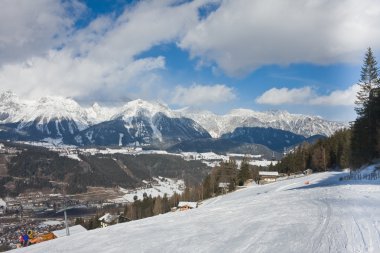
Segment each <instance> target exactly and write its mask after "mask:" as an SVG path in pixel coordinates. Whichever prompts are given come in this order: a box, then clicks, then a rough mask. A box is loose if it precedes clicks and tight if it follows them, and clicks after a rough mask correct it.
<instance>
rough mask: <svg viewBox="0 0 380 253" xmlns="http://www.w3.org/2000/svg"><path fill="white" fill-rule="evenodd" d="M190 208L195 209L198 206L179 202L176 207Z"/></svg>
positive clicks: (192, 203)
mask: <svg viewBox="0 0 380 253" xmlns="http://www.w3.org/2000/svg"><path fill="white" fill-rule="evenodd" d="M186 206H188V207H190V208H197V206H198V204H197V202H186V201H180V202H179V203H178V207H179V208H181V207H186Z"/></svg>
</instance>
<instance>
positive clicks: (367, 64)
mask: <svg viewBox="0 0 380 253" xmlns="http://www.w3.org/2000/svg"><path fill="white" fill-rule="evenodd" d="M359 85H360V90H359V92H358V94H357V95H356V101H355V104H356V105H357V107H356V108H355V110H356V112H357V114H358V116H364V115H365V112H366V107H367V106H368V102H369V93H370V91H371V90H372V89H373V88H376V87H380V79H379V69H378V67H377V61H376V59H375V56H374V55H373V52H372V49H371V48H370V47H369V48H368V49H367V52H366V54H365V56H364V63H363V67H362V70H361V75H360V80H359Z"/></svg>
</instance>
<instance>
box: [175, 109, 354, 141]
mask: <svg viewBox="0 0 380 253" xmlns="http://www.w3.org/2000/svg"><path fill="white" fill-rule="evenodd" d="M177 112H178V113H179V114H181V115H182V116H184V117H188V118H191V119H193V120H194V121H196V122H197V123H199V124H200V125H201V126H203V127H204V128H205V129H206V130H207V131H208V132H209V133H210V134H211V136H212V137H214V138H216V137H220V136H221V135H222V134H225V133H230V132H233V131H234V130H235V129H236V128H237V127H272V128H277V129H281V130H286V131H290V132H293V133H296V134H300V135H304V136H305V137H310V136H312V135H317V134H320V135H325V136H330V135H331V134H333V133H334V132H335V131H336V130H338V129H341V128H344V127H347V124H344V123H340V122H334V121H328V120H325V119H322V118H321V117H318V116H308V115H301V114H290V113H289V112H287V111H267V112H257V111H253V110H249V109H235V110H232V111H230V112H229V113H228V114H225V115H217V114H214V113H212V112H208V111H192V110H190V109H182V110H178V111H177Z"/></svg>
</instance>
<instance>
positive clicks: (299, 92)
mask: <svg viewBox="0 0 380 253" xmlns="http://www.w3.org/2000/svg"><path fill="white" fill-rule="evenodd" d="M359 89H360V87H359V85H357V84H354V85H352V86H350V87H349V88H348V89H346V90H335V91H332V92H330V93H329V94H327V95H318V94H317V92H316V91H315V90H314V89H312V88H311V87H308V86H306V87H302V88H293V89H289V88H271V89H269V90H267V91H265V92H264V93H263V94H262V95H261V96H259V97H258V98H256V103H258V104H266V105H284V104H286V105H297V104H302V105H318V106H322V105H323V106H354V105H355V99H356V94H357V92H358V91H359Z"/></svg>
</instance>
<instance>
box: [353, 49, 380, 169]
mask: <svg viewBox="0 0 380 253" xmlns="http://www.w3.org/2000/svg"><path fill="white" fill-rule="evenodd" d="M359 85H360V90H359V92H358V94H357V100H356V101H355V103H356V105H357V107H356V108H355V110H356V112H357V115H358V117H357V119H356V121H355V122H354V124H353V126H352V137H351V152H352V156H351V164H352V165H354V166H355V167H359V166H360V165H362V164H364V163H367V162H370V161H371V160H372V159H373V158H375V157H377V156H378V155H379V153H378V152H377V143H378V140H377V131H378V129H377V125H378V123H379V122H380V120H379V119H378V118H379V114H380V111H379V109H378V99H379V97H378V96H374V94H377V93H374V91H375V90H376V89H379V88H380V79H379V69H378V67H377V62H376V59H375V56H374V55H373V52H372V50H371V48H368V50H367V53H366V54H365V57H364V63H363V67H362V71H361V78H360V84H359Z"/></svg>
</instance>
